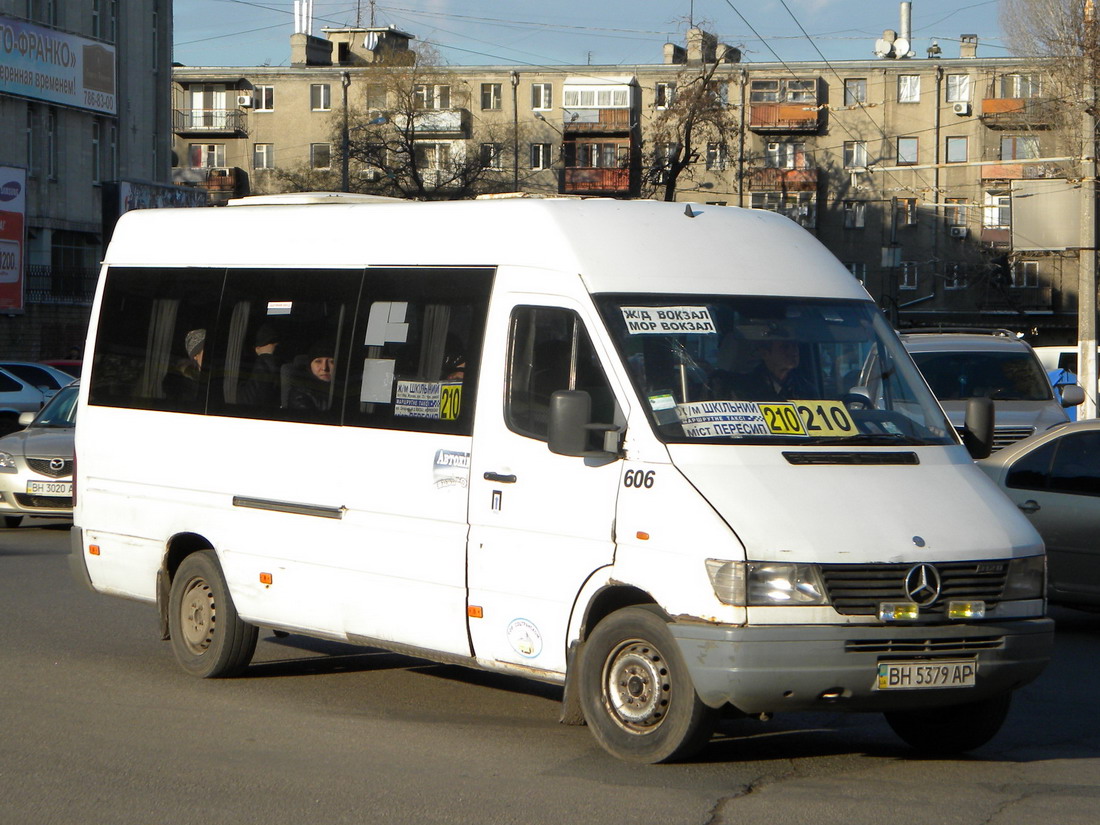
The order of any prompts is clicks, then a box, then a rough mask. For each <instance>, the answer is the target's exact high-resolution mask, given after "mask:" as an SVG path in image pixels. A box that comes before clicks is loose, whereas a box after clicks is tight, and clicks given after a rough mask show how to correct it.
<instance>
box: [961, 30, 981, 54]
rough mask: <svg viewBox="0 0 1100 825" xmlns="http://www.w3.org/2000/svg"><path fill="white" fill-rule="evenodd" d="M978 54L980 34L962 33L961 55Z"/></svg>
mask: <svg viewBox="0 0 1100 825" xmlns="http://www.w3.org/2000/svg"><path fill="white" fill-rule="evenodd" d="M977 56H978V35H976V34H960V35H959V57H977Z"/></svg>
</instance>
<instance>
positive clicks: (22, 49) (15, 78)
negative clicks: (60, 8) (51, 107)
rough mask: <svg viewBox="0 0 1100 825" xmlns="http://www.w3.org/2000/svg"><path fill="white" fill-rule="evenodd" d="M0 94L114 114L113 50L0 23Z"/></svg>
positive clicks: (40, 29) (2, 20)
mask: <svg viewBox="0 0 1100 825" xmlns="http://www.w3.org/2000/svg"><path fill="white" fill-rule="evenodd" d="M0 92H3V93H6V94H12V95H20V96H22V97H29V98H33V99H35V100H42V101H46V102H49V103H56V104H58V105H61V106H75V107H76V108H78V109H90V110H91V111H93V112H102V113H103V114H107V115H114V114H117V113H118V106H117V103H116V99H115V47H114V46H109V45H107V44H105V43H100V42H99V41H98V40H89V39H87V38H85V37H78V36H76V35H75V34H67V33H65V32H60V31H57V30H56V29H47V28H43V27H42V26H35V25H33V24H31V23H25V22H23V21H21V20H13V19H11V18H10V17H0Z"/></svg>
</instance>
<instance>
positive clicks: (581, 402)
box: [549, 390, 620, 459]
mask: <svg viewBox="0 0 1100 825" xmlns="http://www.w3.org/2000/svg"><path fill="white" fill-rule="evenodd" d="M591 418H592V396H590V395H589V394H588V393H587V392H585V391H584V390H557V391H556V392H554V394H553V395H551V396H550V425H549V447H550V452H552V453H557V454H558V455H570V456H577V457H581V456H583V457H586V458H588V457H591V458H606V459H614V458H618V457H619V429H620V428H619V427H618V426H617V425H615V424H593V423H591ZM593 432H597V433H603V436H604V438H603V449H602V450H590V449H589V448H588V443H589V437H590V434H591V433H593Z"/></svg>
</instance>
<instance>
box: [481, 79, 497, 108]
mask: <svg viewBox="0 0 1100 825" xmlns="http://www.w3.org/2000/svg"><path fill="white" fill-rule="evenodd" d="M500 101H501V97H500V84H499V83H482V84H481V108H482V109H493V110H496V109H499V108H500Z"/></svg>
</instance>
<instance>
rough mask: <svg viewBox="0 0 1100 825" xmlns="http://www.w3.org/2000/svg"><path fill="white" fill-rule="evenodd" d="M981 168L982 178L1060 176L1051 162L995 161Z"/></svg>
mask: <svg viewBox="0 0 1100 825" xmlns="http://www.w3.org/2000/svg"><path fill="white" fill-rule="evenodd" d="M980 168H981V178H982V180H1034V179H1036V178H1056V177H1059V172H1058V168H1057V167H1055V166H1053V165H1051V164H1049V163H994V164H990V165H988V166H982V167H980Z"/></svg>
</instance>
